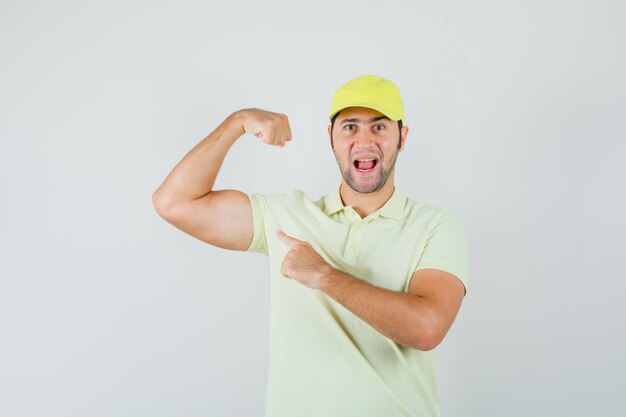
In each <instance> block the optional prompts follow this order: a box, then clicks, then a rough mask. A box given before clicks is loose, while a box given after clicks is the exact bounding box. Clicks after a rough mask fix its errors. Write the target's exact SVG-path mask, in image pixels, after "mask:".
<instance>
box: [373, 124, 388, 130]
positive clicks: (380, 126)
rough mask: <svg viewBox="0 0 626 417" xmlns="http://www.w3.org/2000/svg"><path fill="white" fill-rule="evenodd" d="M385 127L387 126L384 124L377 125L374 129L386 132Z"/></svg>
mask: <svg viewBox="0 0 626 417" xmlns="http://www.w3.org/2000/svg"><path fill="white" fill-rule="evenodd" d="M385 127H386V126H385V125H384V124H377V125H376V126H375V127H374V129H376V130H384V129H385Z"/></svg>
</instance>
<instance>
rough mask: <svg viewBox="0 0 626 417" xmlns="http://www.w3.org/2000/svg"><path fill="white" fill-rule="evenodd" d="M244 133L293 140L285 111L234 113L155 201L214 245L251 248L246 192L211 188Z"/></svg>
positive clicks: (172, 219)
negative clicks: (229, 153) (283, 112)
mask: <svg viewBox="0 0 626 417" xmlns="http://www.w3.org/2000/svg"><path fill="white" fill-rule="evenodd" d="M244 133H252V134H254V135H255V136H257V137H258V138H259V139H261V140H262V141H263V142H265V143H267V144H269V145H274V146H280V147H283V146H285V143H286V142H287V141H290V140H291V129H290V127H289V121H288V119H287V116H285V115H284V114H280V113H273V112H269V111H265V110H260V109H245V110H239V111H236V112H234V113H233V114H231V115H230V116H228V117H227V118H226V120H224V122H222V123H221V124H220V125H219V126H218V127H217V129H215V130H214V131H213V132H212V133H211V134H210V135H209V136H207V137H206V138H205V139H204V140H202V141H201V142H200V143H198V144H197V145H196V146H195V147H193V148H192V149H191V150H190V151H189V152H188V153H187V154H186V155H185V157H184V158H183V159H182V160H181V161H180V162H179V163H178V165H176V167H174V169H173V170H172V172H170V174H169V175H168V176H167V178H166V179H165V181H164V182H163V184H161V186H160V187H159V188H158V189H157V190H156V191H155V192H154V194H153V195H152V202H153V204H154V207H155V209H156V211H157V212H158V213H159V215H160V216H161V217H163V218H164V219H165V220H167V221H168V222H169V223H171V224H172V225H174V226H176V227H177V228H179V229H180V230H182V231H183V232H185V233H187V234H189V235H191V236H194V237H196V238H198V239H200V240H202V241H204V242H207V243H209V244H211V245H213V246H217V247H220V248H224V249H231V250H240V251H244V250H246V249H248V247H249V246H250V243H251V242H252V238H253V235H254V224H253V221H252V207H251V205H250V200H249V198H248V196H247V195H246V194H245V193H243V192H241V191H237V190H218V191H214V190H213V185H214V183H215V178H216V177H217V173H218V172H219V169H220V167H221V166H222V163H223V162H224V158H225V157H226V154H227V153H228V151H229V149H230V147H231V146H232V145H233V143H235V141H236V140H237V139H239V138H240V137H241V136H242V135H243V134H244Z"/></svg>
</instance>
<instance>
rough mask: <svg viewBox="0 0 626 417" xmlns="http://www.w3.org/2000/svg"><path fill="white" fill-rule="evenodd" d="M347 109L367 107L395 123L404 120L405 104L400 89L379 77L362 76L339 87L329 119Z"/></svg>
mask: <svg viewBox="0 0 626 417" xmlns="http://www.w3.org/2000/svg"><path fill="white" fill-rule="evenodd" d="M347 107H367V108H370V109H374V110H377V111H379V112H381V113H382V114H384V115H385V116H387V117H388V118H389V119H391V120H394V121H395V120H403V119H404V104H402V97H400V91H398V87H397V86H396V85H395V84H394V83H393V82H391V81H389V80H386V79H384V78H382V77H379V76H377V75H361V76H359V77H356V78H354V79H352V80H350V81H348V82H347V83H345V84H344V85H342V86H341V87H339V89H338V90H337V91H336V92H335V96H334V97H333V103H332V105H331V107H330V115H329V116H328V118H329V119H332V118H333V116H334V115H336V114H337V113H339V112H340V111H341V110H343V109H345V108H347Z"/></svg>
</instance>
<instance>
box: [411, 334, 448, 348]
mask: <svg viewBox="0 0 626 417" xmlns="http://www.w3.org/2000/svg"><path fill="white" fill-rule="evenodd" d="M442 340H443V336H442V335H440V334H438V333H437V332H434V331H429V330H428V331H423V332H421V333H420V334H419V335H418V336H417V337H416V341H415V342H414V343H413V344H412V346H411V347H412V348H414V349H417V350H421V351H424V352H428V351H429V350H433V349H434V348H436V347H437V346H439V344H440V343H441V341H442Z"/></svg>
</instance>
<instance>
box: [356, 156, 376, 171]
mask: <svg viewBox="0 0 626 417" xmlns="http://www.w3.org/2000/svg"><path fill="white" fill-rule="evenodd" d="M353 164H354V167H355V168H356V169H357V170H358V171H359V172H368V171H371V170H373V169H374V167H375V166H376V165H378V159H376V158H368V159H355V160H354V162H353Z"/></svg>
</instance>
